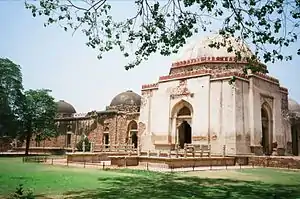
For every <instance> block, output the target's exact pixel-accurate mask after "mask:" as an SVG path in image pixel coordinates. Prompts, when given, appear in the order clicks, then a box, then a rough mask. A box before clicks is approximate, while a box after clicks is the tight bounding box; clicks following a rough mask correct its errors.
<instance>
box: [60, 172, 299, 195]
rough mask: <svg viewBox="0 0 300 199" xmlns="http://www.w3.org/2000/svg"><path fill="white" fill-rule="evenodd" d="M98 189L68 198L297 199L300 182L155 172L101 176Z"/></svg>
mask: <svg viewBox="0 0 300 199" xmlns="http://www.w3.org/2000/svg"><path fill="white" fill-rule="evenodd" d="M98 180H99V184H101V185H103V184H105V186H99V189H97V190H88V191H87V190H83V191H77V192H67V193H65V195H64V197H65V198H69V199H73V198H78V199H86V198H105V199H110V198H111V199H112V198H113V199H115V198H118V199H125V198H126V199H127V198H130V199H135V198H153V199H154V198H155V199H159V198H164V199H166V198H172V199H183V198H202V199H208V198H209V199H226V198H232V199H257V198H261V199H275V198H276V199H297V198H300V185H294V186H292V185H287V186H285V185H284V186H283V185H276V184H265V183H262V182H253V181H236V180H230V179H203V178H197V177H179V176H177V175H172V174H157V173H155V174H153V173H152V172H145V175H137V176H123V177H117V178H99V179H98ZM103 187H105V188H103Z"/></svg>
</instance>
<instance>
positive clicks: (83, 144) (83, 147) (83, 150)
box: [82, 141, 85, 152]
mask: <svg viewBox="0 0 300 199" xmlns="http://www.w3.org/2000/svg"><path fill="white" fill-rule="evenodd" d="M82 152H85V141H83V142H82Z"/></svg>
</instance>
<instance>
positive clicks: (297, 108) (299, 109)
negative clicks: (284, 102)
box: [289, 99, 300, 114]
mask: <svg viewBox="0 0 300 199" xmlns="http://www.w3.org/2000/svg"><path fill="white" fill-rule="evenodd" d="M289 111H290V112H292V113H298V114H300V104H299V103H298V102H296V101H295V100H293V99H289Z"/></svg>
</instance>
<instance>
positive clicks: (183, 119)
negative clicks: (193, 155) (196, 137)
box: [172, 100, 193, 149]
mask: <svg viewBox="0 0 300 199" xmlns="http://www.w3.org/2000/svg"><path fill="white" fill-rule="evenodd" d="M192 114H193V108H192V106H191V104H190V103H188V102H186V101H184V100H181V101H180V102H178V103H177V104H176V105H175V106H174V108H173V111H172V116H173V118H172V119H173V122H174V123H176V125H175V126H174V127H175V129H176V132H175V144H176V145H177V146H178V147H179V148H181V149H183V148H184V144H191V143H192V125H191V124H192Z"/></svg>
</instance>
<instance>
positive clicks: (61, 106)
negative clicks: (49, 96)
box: [56, 100, 76, 114]
mask: <svg viewBox="0 0 300 199" xmlns="http://www.w3.org/2000/svg"><path fill="white" fill-rule="evenodd" d="M56 104H57V112H58V113H63V114H72V113H76V110H75V108H74V107H73V106H72V105H71V104H69V103H68V102H65V101H64V100H59V101H58V102H57V103H56Z"/></svg>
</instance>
